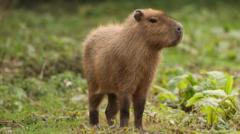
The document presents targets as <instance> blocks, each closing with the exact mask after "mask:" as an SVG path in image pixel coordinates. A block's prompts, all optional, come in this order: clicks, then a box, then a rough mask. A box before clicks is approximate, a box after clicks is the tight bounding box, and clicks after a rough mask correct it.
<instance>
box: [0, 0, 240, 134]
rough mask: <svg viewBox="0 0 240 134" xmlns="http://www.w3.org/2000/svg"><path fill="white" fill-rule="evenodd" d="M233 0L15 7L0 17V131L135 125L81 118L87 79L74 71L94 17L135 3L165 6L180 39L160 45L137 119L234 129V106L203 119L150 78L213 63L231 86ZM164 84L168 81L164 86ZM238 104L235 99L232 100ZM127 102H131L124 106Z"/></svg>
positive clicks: (235, 53) (160, 79)
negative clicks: (225, 116) (222, 115)
mask: <svg viewBox="0 0 240 134" xmlns="http://www.w3.org/2000/svg"><path fill="white" fill-rule="evenodd" d="M237 5H239V2H238V1H229V2H228V3H226V2H224V1H222V0H219V1H200V0H197V1H194V2H193V1H190V0H185V1H178V0H172V1H169V2H165V1H135V2H133V1H118V2H113V1H103V2H94V3H80V4H76V5H74V6H73V5H71V6H72V8H66V6H64V4H60V5H57V6H56V5H55V6H54V4H50V5H48V4H42V5H40V6H37V7H36V8H34V9H27V8H24V7H23V8H16V9H11V10H9V11H7V12H6V13H5V14H3V15H1V18H0V25H1V30H0V72H1V73H0V133H8V132H13V133H24V134H25V133H77V132H78V133H95V132H96V131H97V132H99V133H114V132H115V133H137V131H136V130H134V128H133V127H132V126H133V125H132V116H131V125H130V127H129V128H126V129H119V128H113V129H112V128H108V127H107V124H106V121H105V116H104V114H103V113H104V108H105V107H106V102H104V103H103V105H101V108H100V113H101V114H100V115H101V116H100V122H101V128H100V129H98V130H95V129H93V128H91V127H90V126H89V125H88V111H87V106H88V104H87V85H86V81H85V79H84V78H82V75H81V72H82V69H81V42H82V41H83V39H84V37H85V36H86V35H87V33H88V32H89V31H90V30H91V29H92V28H94V27H96V26H98V25H100V24H106V23H111V22H121V21H122V20H123V19H124V18H125V17H126V16H127V15H128V14H129V13H130V12H132V11H133V10H134V9H135V8H144V7H153V8H158V9H163V10H165V11H166V12H167V13H168V14H170V15H171V16H173V17H174V18H176V19H177V20H179V21H180V22H181V23H182V24H183V25H184V39H183V41H182V43H181V44H180V45H179V46H178V47H176V48H171V49H166V50H165V51H164V53H163V59H162V62H161V65H160V66H159V72H158V74H157V76H156V80H155V82H154V83H153V87H152V88H151V90H150V93H149V97H148V102H147V106H146V110H145V113H144V126H145V128H146V129H147V130H149V131H150V132H155V133H156V132H158V133H237V132H239V131H240V127H239V126H240V124H239V122H238V121H239V119H240V113H239V111H238V112H237V113H236V114H235V115H234V118H232V119H230V120H228V121H226V122H225V124H224V123H221V122H220V123H218V124H217V125H214V126H209V125H207V123H206V120H205V119H204V116H203V115H201V114H200V115H199V113H195V112H190V113H189V112H185V111H184V110H182V109H181V108H171V107H169V106H168V105H167V103H166V102H164V101H161V99H158V96H157V95H158V94H159V93H158V92H159V91H158V90H156V89H155V88H154V86H159V87H164V88H167V83H168V82H169V81H170V80H171V79H172V78H174V77H176V76H178V75H180V74H184V73H187V72H193V73H196V74H201V73H202V72H206V71H212V70H218V71H223V72H226V73H230V74H231V75H233V76H234V78H235V79H234V80H235V84H234V88H235V89H236V91H239V90H238V88H239V86H240V84H239V82H240V80H239V70H240V68H239V64H240V54H239V51H240V47H239V44H240V24H239V22H240V16H239V11H240V10H239V8H238V7H237ZM170 91H171V89H170ZM238 104H239V103H238ZM131 110H132V109H131Z"/></svg>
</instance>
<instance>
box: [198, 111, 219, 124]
mask: <svg viewBox="0 0 240 134" xmlns="http://www.w3.org/2000/svg"><path fill="white" fill-rule="evenodd" d="M216 109H217V108H216V107H212V106H204V107H202V108H201V111H202V113H204V114H205V115H206V116H207V123H208V125H210V126H213V125H214V124H216V123H217V122H218V119H219V118H218V115H217V113H216Z"/></svg>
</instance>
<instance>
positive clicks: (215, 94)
mask: <svg viewBox="0 0 240 134" xmlns="http://www.w3.org/2000/svg"><path fill="white" fill-rule="evenodd" d="M202 93H203V94H204V95H206V96H213V97H218V98H219V97H226V96H227V95H226V93H225V92H224V91H223V90H221V89H218V90H205V91H203V92H202Z"/></svg>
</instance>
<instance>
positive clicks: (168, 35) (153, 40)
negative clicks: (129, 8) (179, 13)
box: [133, 9, 183, 48]
mask: <svg viewBox="0 0 240 134" xmlns="http://www.w3.org/2000/svg"><path fill="white" fill-rule="evenodd" d="M133 18H134V20H135V21H136V22H137V23H138V24H137V25H138V28H140V29H141V30H142V34H143V36H144V38H145V39H146V40H147V42H148V44H150V45H154V47H157V48H164V47H170V46H175V45H177V44H178V43H179V42H180V41H181V39H182V34H183V27H182V25H181V24H180V23H179V22H177V21H176V20H174V19H173V18H171V17H169V16H167V15H166V14H165V13H164V12H162V11H159V10H154V9H137V10H135V11H134V12H133Z"/></svg>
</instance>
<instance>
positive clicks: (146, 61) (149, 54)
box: [83, 9, 182, 130]
mask: <svg viewBox="0 0 240 134" xmlns="http://www.w3.org/2000/svg"><path fill="white" fill-rule="evenodd" d="M181 37H182V26H181V25H180V23H178V22H176V21H175V20H173V19H172V18H170V17H168V16H167V15H166V14H165V13H163V12H162V11H159V10H153V9H142V10H135V11H134V12H133V13H131V14H130V15H129V16H128V17H127V18H126V20H125V21H124V23H122V24H115V25H113V24H112V25H107V26H100V27H99V28H97V29H95V30H93V31H92V32H91V33H90V34H89V35H88V37H87V38H86V40H85V42H84V50H83V69H84V75H85V77H86V79H87V82H88V92H89V93H88V94H89V116H90V124H92V125H97V124H98V122H99V121H98V106H99V104H100V102H101V100H102V98H103V97H104V95H107V96H108V106H107V108H106V112H105V113H106V118H107V121H108V124H109V125H113V119H114V117H115V115H116V113H117V112H118V110H120V126H121V127H124V126H126V125H127V124H128V119H129V105H130V99H132V102H133V106H134V116H135V126H136V127H137V128H139V129H141V130H142V114H143V111H144V105H145V101H146V96H147V90H148V88H149V86H150V84H151V81H152V79H153V77H154V74H155V72H156V66H157V63H158V61H159V53H160V51H161V50H162V49H163V48H166V47H170V46H175V45H176V44H178V43H179V41H180V40H181Z"/></svg>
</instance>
